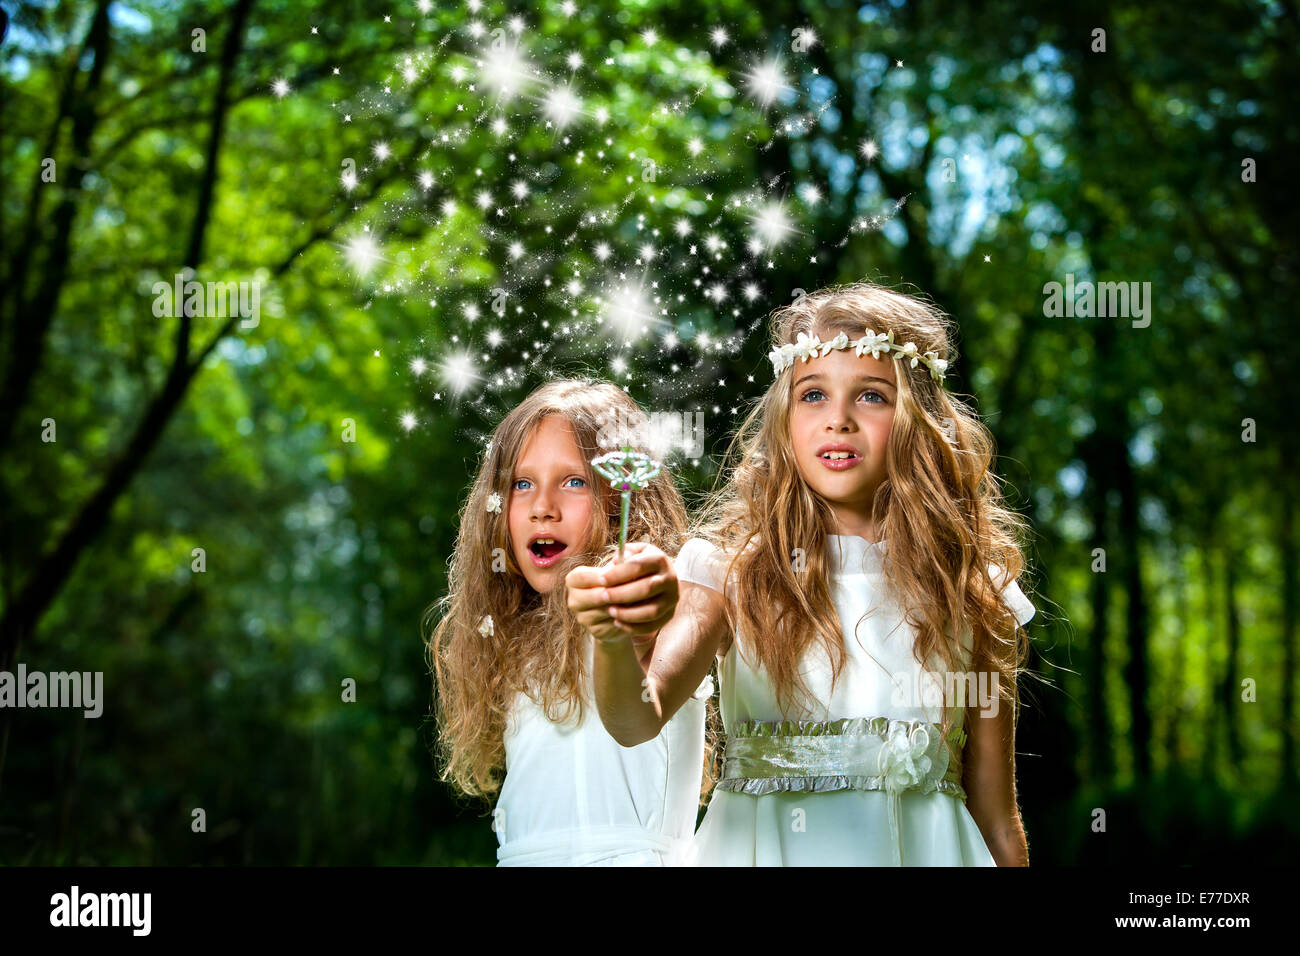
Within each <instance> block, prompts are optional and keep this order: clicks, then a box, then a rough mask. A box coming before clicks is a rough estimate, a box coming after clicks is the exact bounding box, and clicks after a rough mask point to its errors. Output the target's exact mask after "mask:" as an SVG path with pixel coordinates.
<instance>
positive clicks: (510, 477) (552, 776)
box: [425, 379, 712, 866]
mask: <svg viewBox="0 0 1300 956" xmlns="http://www.w3.org/2000/svg"><path fill="white" fill-rule="evenodd" d="M611 412H615V413H617V414H619V415H621V417H622V420H623V421H624V422H627V423H628V424H629V425H630V426H632V427H637V426H638V424H639V425H642V426H643V425H644V422H645V415H644V413H643V412H642V411H641V410H640V408H638V407H637V405H636V403H635V402H633V401H632V399H630V398H629V397H628V396H627V394H626V393H625V392H623V391H622V389H619V388H617V387H615V386H614V385H611V384H609V383H607V382H598V381H592V380H587V379H563V380H557V381H552V382H549V383H547V384H545V385H543V386H541V387H540V388H538V389H537V390H535V391H534V392H533V393H532V394H531V395H529V396H528V397H527V398H526V399H525V400H524V401H523V402H522V403H520V405H519V406H518V407H516V408H515V409H513V410H512V411H511V412H510V413H509V414H507V415H506V416H505V418H504V419H503V420H502V421H501V423H500V424H499V425H498V426H497V428H496V430H495V431H494V432H493V434H492V437H491V440H490V442H489V445H488V451H487V454H486V455H485V457H484V459H483V461H482V464H481V466H480V468H479V473H478V477H477V478H476V479H475V481H474V486H473V488H472V490H471V491H470V495H469V499H468V501H467V502H466V503H465V506H464V509H463V511H462V512H461V515H460V525H459V532H458V534H457V539H456V550H455V553H454V554H453V556H452V559H451V567H450V573H449V576H448V593H447V595H446V596H445V597H444V598H443V599H442V600H441V601H439V602H438V603H437V604H436V605H434V606H433V607H431V608H430V609H429V612H428V614H427V615H426V621H425V625H426V627H428V626H429V625H430V624H432V623H433V621H435V620H436V621H437V626H436V628H435V629H434V630H433V634H432V637H431V640H430V642H429V650H430V656H431V658H432V665H433V671H434V676H435V684H436V691H437V693H436V719H437V726H438V750H439V757H440V772H441V775H442V778H443V779H444V780H447V781H450V782H451V783H453V784H454V785H455V786H456V787H457V788H458V789H460V790H461V791H462V792H464V793H465V794H467V795H470V796H475V797H485V798H490V797H491V796H493V795H494V794H497V795H498V799H497V802H496V807H495V808H494V810H493V813H492V818H493V823H492V828H493V830H494V831H495V832H496V835H497V840H498V843H499V844H500V846H499V849H498V850H497V860H498V863H499V865H502V866H528V865H534V866H535V865H550V866H556V865H570V866H582V865H648V866H658V865H673V864H677V863H680V862H682V860H683V852H684V850H686V849H687V847H688V846H689V840H690V837H691V833H692V831H693V830H694V828H695V820H696V815H697V811H698V807H699V804H700V799H701V795H702V791H701V781H702V778H703V777H704V776H705V774H704V769H705V760H706V757H705V743H704V721H705V707H706V702H707V699H708V697H709V696H710V694H711V693H712V683H711V681H705V682H704V683H703V686H701V681H696V685H697V686H696V687H694V688H691V690H692V692H697V691H698V693H696V694H695V696H691V695H688V697H689V698H690V699H688V700H685V701H682V702H680V704H681V706H680V709H676V708H675V709H674V713H673V715H672V717H671V719H665V720H664V722H663V723H662V724H661V725H660V726H659V727H658V728H656V730H655V732H654V733H653V734H650V735H648V736H647V737H646V738H645V740H644V741H638V745H637V746H634V747H632V748H631V749H627V748H625V747H621V746H620V745H619V744H618V743H617V742H615V741H614V740H613V738H611V737H610V735H609V734H608V733H607V732H606V731H605V728H604V727H603V726H602V725H601V723H600V720H599V719H598V718H597V717H596V716H595V714H594V713H593V712H592V703H593V702H592V697H591V676H590V675H591V667H592V648H593V644H594V643H595V641H596V640H600V639H605V640H611V639H612V640H617V641H619V643H620V646H622V647H624V648H625V649H627V650H628V652H629V654H631V655H633V656H632V658H631V660H632V661H633V666H638V665H637V664H636V663H635V662H636V661H638V660H640V659H642V658H644V657H645V656H646V655H647V654H648V652H649V650H650V648H651V647H652V646H653V642H654V637H655V634H656V632H657V631H658V630H659V628H660V627H661V626H662V625H663V624H664V623H665V622H666V621H667V620H669V619H670V618H671V617H672V615H673V608H674V606H675V604H676V599H677V581H676V578H675V577H674V576H673V575H672V574H671V563H670V559H669V557H668V555H667V554H666V553H665V551H664V550H662V549H668V550H670V551H672V552H673V553H676V550H677V548H678V547H679V545H680V542H681V539H682V535H683V532H684V531H685V529H686V511H685V508H684V506H683V504H682V499H681V495H680V493H679V492H678V491H677V488H676V487H675V485H674V484H673V482H672V479H671V477H669V476H668V474H667V473H666V472H665V473H661V474H660V475H659V476H658V477H657V478H654V479H652V480H651V481H650V482H649V484H648V485H647V486H646V487H645V488H644V490H641V491H639V492H638V493H637V494H636V496H635V507H633V508H632V509H631V511H630V522H629V529H628V538H629V541H630V543H629V544H628V545H627V547H626V549H625V551H624V560H623V561H622V562H621V563H619V564H616V565H612V566H609V565H607V566H606V570H608V571H609V574H610V580H611V581H615V582H621V581H626V580H631V579H633V578H639V579H643V580H644V579H645V577H646V575H647V574H650V575H656V574H657V581H656V583H655V585H654V586H653V587H651V588H648V589H647V595H648V596H647V597H646V598H644V599H643V600H642V601H641V602H640V606H641V607H642V608H643V609H644V608H650V609H651V611H652V612H653V613H651V614H650V615H649V616H648V617H645V618H644V619H643V620H642V621H641V622H640V623H638V624H636V625H626V624H619V623H618V622H617V621H615V620H614V619H613V617H612V616H611V615H609V614H598V615H589V616H587V617H586V618H585V620H584V622H583V625H580V624H579V623H578V621H577V619H576V618H575V617H574V615H573V614H572V613H571V612H570V611H569V609H568V608H567V606H566V594H565V589H564V588H563V587H556V583H557V582H558V581H561V580H562V579H563V577H564V575H565V574H566V572H567V571H568V570H569V569H571V568H573V567H576V566H578V565H582V564H584V563H586V562H591V561H593V560H599V559H600V558H601V557H602V556H605V557H608V556H609V553H610V552H611V551H613V550H616V548H617V539H618V534H619V525H620V507H619V505H620V499H619V497H618V496H617V494H616V493H615V492H614V490H613V489H612V488H611V487H610V485H609V483H608V482H606V481H602V480H601V479H600V478H599V477H598V476H597V475H596V473H595V470H594V469H593V467H592V464H591V461H592V459H593V458H595V457H597V456H598V455H599V454H601V453H602V452H608V451H612V450H615V448H616V447H617V446H611V447H601V446H602V445H603V444H605V442H604V440H603V437H602V436H603V434H604V431H603V429H604V423H605V422H606V420H607V418H608V416H609V414H610V413H611ZM611 542H614V543H613V544H611ZM663 572H668V573H666V574H665V573H663ZM613 610H614V613H617V608H614V609H613ZM584 625H585V626H584ZM637 692H638V693H640V692H641V689H640V688H639V687H638V690H637ZM503 771H504V780H503V779H502V772H503Z"/></svg>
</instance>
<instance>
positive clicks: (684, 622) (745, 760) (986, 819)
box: [570, 283, 1034, 866]
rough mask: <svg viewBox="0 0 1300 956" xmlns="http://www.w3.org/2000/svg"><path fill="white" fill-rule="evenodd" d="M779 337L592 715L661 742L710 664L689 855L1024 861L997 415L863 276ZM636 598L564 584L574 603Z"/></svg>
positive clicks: (903, 302) (1013, 607)
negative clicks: (674, 602)
mask: <svg viewBox="0 0 1300 956" xmlns="http://www.w3.org/2000/svg"><path fill="white" fill-rule="evenodd" d="M773 331H774V343H773V344H774V345H775V348H774V349H773V351H772V353H771V359H772V363H773V368H774V370H775V372H776V378H775V381H774V382H773V383H772V385H771V386H770V387H769V388H768V390H767V392H766V394H765V395H764V396H763V397H762V399H761V400H760V401H759V402H758V404H757V405H756V406H755V408H754V409H753V410H752V411H751V412H750V414H749V415H748V417H747V418H746V420H745V421H744V423H743V424H742V426H741V428H740V430H739V432H738V433H737V435H736V436H735V439H734V440H733V443H732V446H731V450H730V452H729V456H728V457H729V461H728V463H727V466H726V467H724V469H723V471H722V474H723V475H726V476H729V481H727V482H726V483H725V484H724V485H723V486H722V487H721V488H720V489H718V490H716V491H715V492H714V494H713V495H712V496H710V498H709V499H708V501H707V502H706V503H705V507H704V510H703V512H702V514H701V515H700V517H699V519H698V520H697V522H696V523H695V532H694V536H693V537H692V538H691V540H689V541H688V542H687V543H686V544H685V545H683V547H682V549H681V551H680V553H679V554H678V556H677V558H676V560H675V572H676V574H677V576H678V580H679V582H680V583H679V587H680V598H679V603H678V607H677V612H676V614H675V616H674V617H673V619H672V621H671V622H670V623H669V624H668V625H667V626H665V627H664V628H663V630H662V631H661V632H660V633H659V636H658V639H657V641H656V644H655V648H654V652H653V654H652V659H651V662H650V664H649V667H648V669H647V670H646V672H645V681H646V685H647V686H646V687H645V688H642V687H641V686H640V681H638V680H636V679H635V678H636V674H637V673H639V669H638V670H634V669H633V668H632V667H631V666H630V663H631V661H632V658H631V656H630V655H631V654H632V650H631V649H630V648H629V647H627V646H624V645H619V644H616V643H611V644H608V645H604V644H603V645H600V646H599V647H598V648H597V651H596V656H595V662H594V663H595V671H594V673H595V679H596V700H597V703H598V706H599V711H600V715H601V719H602V720H603V721H604V723H605V726H606V727H607V728H608V729H609V731H610V733H611V734H612V735H613V736H614V737H615V738H616V739H618V740H619V741H620V742H621V743H623V744H624V745H627V746H634V745H637V744H639V743H640V742H642V741H644V740H647V739H651V738H652V737H653V736H654V735H655V734H656V733H658V732H659V729H660V728H661V727H662V726H663V725H664V722H665V721H667V720H669V719H670V718H672V717H673V715H674V714H675V713H676V712H677V709H678V708H679V707H680V706H681V705H682V704H683V702H684V701H686V700H687V699H688V697H689V695H690V693H691V691H693V690H694V688H695V687H696V686H697V685H698V684H699V682H700V680H701V679H702V678H703V676H704V675H705V674H706V673H708V671H709V669H710V667H711V666H713V664H714V661H715V659H716V661H717V666H718V675H719V680H720V683H721V709H722V719H723V723H724V725H725V731H726V735H727V739H726V748H725V754H724V757H723V760H722V764H721V779H720V780H719V782H718V783H717V787H716V789H715V791H714V793H713V796H712V798H711V800H710V803H709V806H708V810H707V812H706V814H705V817H704V820H703V822H702V824H701V826H700V829H699V832H698V833H697V834H696V837H695V844H694V853H693V856H694V861H695V862H697V863H699V864H702V865H741V866H766V865H778V866H779V865H909V866H911V865H964V866H989V865H995V864H996V865H1017V864H1027V863H1028V849H1027V844H1026V839H1025V834H1024V830H1023V827H1022V825H1021V822H1020V817H1019V812H1018V809H1017V805H1016V794H1015V757H1014V740H1015V732H1014V728H1015V719H1016V710H1017V707H1018V703H1019V697H1018V693H1017V689H1016V680H1017V675H1018V673H1019V672H1020V670H1021V667H1022V664H1023V661H1024V657H1025V653H1026V644H1027V638H1026V636H1025V633H1024V631H1023V629H1022V625H1024V624H1025V623H1027V622H1028V621H1029V619H1030V618H1031V617H1032V616H1033V614H1034V606H1033V605H1032V604H1031V603H1030V602H1029V600H1028V598H1027V597H1026V596H1025V594H1024V592H1023V591H1022V590H1021V589H1020V587H1019V585H1018V584H1017V583H1016V581H1015V579H1016V577H1017V576H1018V574H1019V572H1020V570H1021V568H1022V567H1023V558H1022V556H1021V551H1020V546H1019V544H1018V542H1017V536H1018V533H1020V532H1023V530H1024V524H1025V523H1024V521H1023V519H1021V518H1019V517H1018V516H1017V515H1015V514H1014V513H1013V512H1011V511H1009V510H1008V509H1007V508H1006V507H1005V506H1004V505H1003V503H1002V501H1001V497H1000V494H999V490H998V484H997V480H996V478H995V476H994V475H993V474H992V472H991V471H990V463H991V461H992V458H993V447H992V440H991V436H990V434H989V433H988V431H987V429H986V428H985V427H984V426H983V424H982V423H981V422H980V421H979V419H978V417H977V416H976V414H975V413H974V412H972V411H971V410H970V409H969V408H968V407H967V406H966V405H965V404H963V403H962V402H960V401H959V400H957V399H956V398H955V397H954V396H953V395H950V394H949V393H948V392H946V391H945V390H944V388H943V386H942V380H943V377H944V372H945V369H946V367H947V359H946V356H948V355H949V354H950V351H951V345H950V343H951V327H950V320H948V319H947V317H946V316H944V315H943V314H942V313H940V312H939V311H938V310H937V309H935V308H934V307H932V306H931V305H929V304H928V303H926V302H923V301H921V300H919V299H916V298H913V297H911V296H907V295H902V294H899V293H895V292H893V291H890V290H888V289H885V288H882V287H879V286H875V285H872V284H869V283H855V284H852V285H849V286H844V287H835V288H829V289H825V290H821V291H819V292H816V293H814V294H812V295H808V296H805V297H803V298H801V299H799V300H797V301H796V302H795V303H794V304H793V305H790V306H788V307H785V308H783V309H781V310H779V311H778V313H777V315H776V316H775V322H774V330H773ZM645 591H646V585H645V583H644V582H642V581H634V582H632V583H629V584H624V585H621V586H618V587H611V588H608V589H606V591H599V590H598V589H596V588H594V587H592V588H578V589H574V588H572V587H571V588H570V604H571V606H574V607H575V608H579V609H581V610H582V612H583V613H592V614H596V613H600V612H601V611H602V609H604V608H607V607H608V605H607V604H603V603H602V601H617V602H619V603H621V604H623V605H628V604H631V605H633V606H634V607H635V605H636V603H637V602H638V601H641V600H643V594H644V593H645ZM606 592H607V593H606ZM612 613H613V614H614V615H616V616H617V618H618V619H619V620H621V621H626V620H633V621H635V620H638V619H640V618H641V617H642V616H645V615H648V614H649V613H650V611H649V610H644V611H635V612H634V611H631V610H628V609H626V607H624V608H618V609H615V610H614V611H613V612H612Z"/></svg>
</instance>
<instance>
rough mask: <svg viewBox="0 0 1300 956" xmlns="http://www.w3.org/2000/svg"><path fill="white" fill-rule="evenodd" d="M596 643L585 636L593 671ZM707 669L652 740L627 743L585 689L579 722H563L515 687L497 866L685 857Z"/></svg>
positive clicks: (694, 809) (648, 862) (697, 781)
mask: <svg viewBox="0 0 1300 956" xmlns="http://www.w3.org/2000/svg"><path fill="white" fill-rule="evenodd" d="M592 656H593V645H592V643H591V642H590V641H589V642H588V645H587V667H588V671H587V672H588V673H591V670H590V668H591V666H592ZM712 693H713V682H712V679H711V678H710V679H707V680H706V681H705V682H704V683H703V684H701V685H700V688H699V689H698V691H697V692H696V697H694V698H692V699H691V700H688V701H687V702H686V703H685V704H683V705H682V708H681V710H679V711H678V712H677V713H676V714H674V715H673V718H672V720H670V721H669V722H668V723H667V724H666V725H665V726H664V728H663V730H662V731H660V733H659V736H658V737H656V738H655V739H654V740H650V741H647V742H645V743H643V744H640V745H638V746H636V747H624V746H622V745H621V744H619V743H618V741H616V740H615V739H614V738H613V737H611V736H610V735H609V733H608V732H607V731H606V730H605V727H604V725H603V724H602V723H601V722H600V715H599V714H598V713H597V712H596V703H595V701H594V700H592V699H591V698H590V694H588V700H587V708H586V710H585V712H584V715H583V720H582V722H581V723H580V724H575V723H572V722H571V723H569V724H558V723H553V722H552V721H550V720H548V719H547V718H546V713H545V711H544V710H543V709H542V708H541V707H540V706H539V705H538V704H537V703H536V702H535V701H533V700H532V699H531V698H530V697H528V696H527V695H525V694H519V695H518V696H517V697H516V699H515V701H514V703H513V705H512V707H511V711H510V717H509V720H508V721H507V727H506V735H505V746H506V775H505V780H504V782H503V783H502V785H501V794H500V797H499V799H498V800H497V805H496V809H494V810H493V824H492V827H493V829H494V830H495V831H496V834H497V842H498V843H499V846H498V849H497V865H498V866H681V865H684V864H685V863H687V862H688V859H687V854H688V851H689V847H690V839H691V834H692V832H693V831H694V830H695V821H696V819H697V816H698V810H699V804H700V785H701V783H702V782H703V776H704V711H705V704H706V702H707V700H708V698H709V697H710V696H711V695H712Z"/></svg>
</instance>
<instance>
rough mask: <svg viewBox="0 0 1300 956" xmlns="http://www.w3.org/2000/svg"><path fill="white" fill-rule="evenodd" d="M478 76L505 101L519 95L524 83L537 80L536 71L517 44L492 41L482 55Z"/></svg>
mask: <svg viewBox="0 0 1300 956" xmlns="http://www.w3.org/2000/svg"><path fill="white" fill-rule="evenodd" d="M479 77H480V78H481V79H482V80H483V82H484V84H486V85H487V86H488V88H489V89H492V90H495V91H496V94H497V97H498V98H499V99H503V100H506V101H509V100H512V99H514V98H515V97H516V96H518V95H519V91H520V89H521V88H522V87H523V86H524V84H526V83H534V82H536V81H537V71H536V70H534V69H533V65H532V64H531V63H529V62H528V60H526V59H525V58H524V56H523V54H522V53H520V52H519V44H518V43H512V44H510V45H508V46H507V45H506V44H504V43H497V42H496V41H493V43H492V45H491V46H490V47H488V51H487V53H486V54H484V56H483V62H482V66H481V67H480V68H479Z"/></svg>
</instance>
